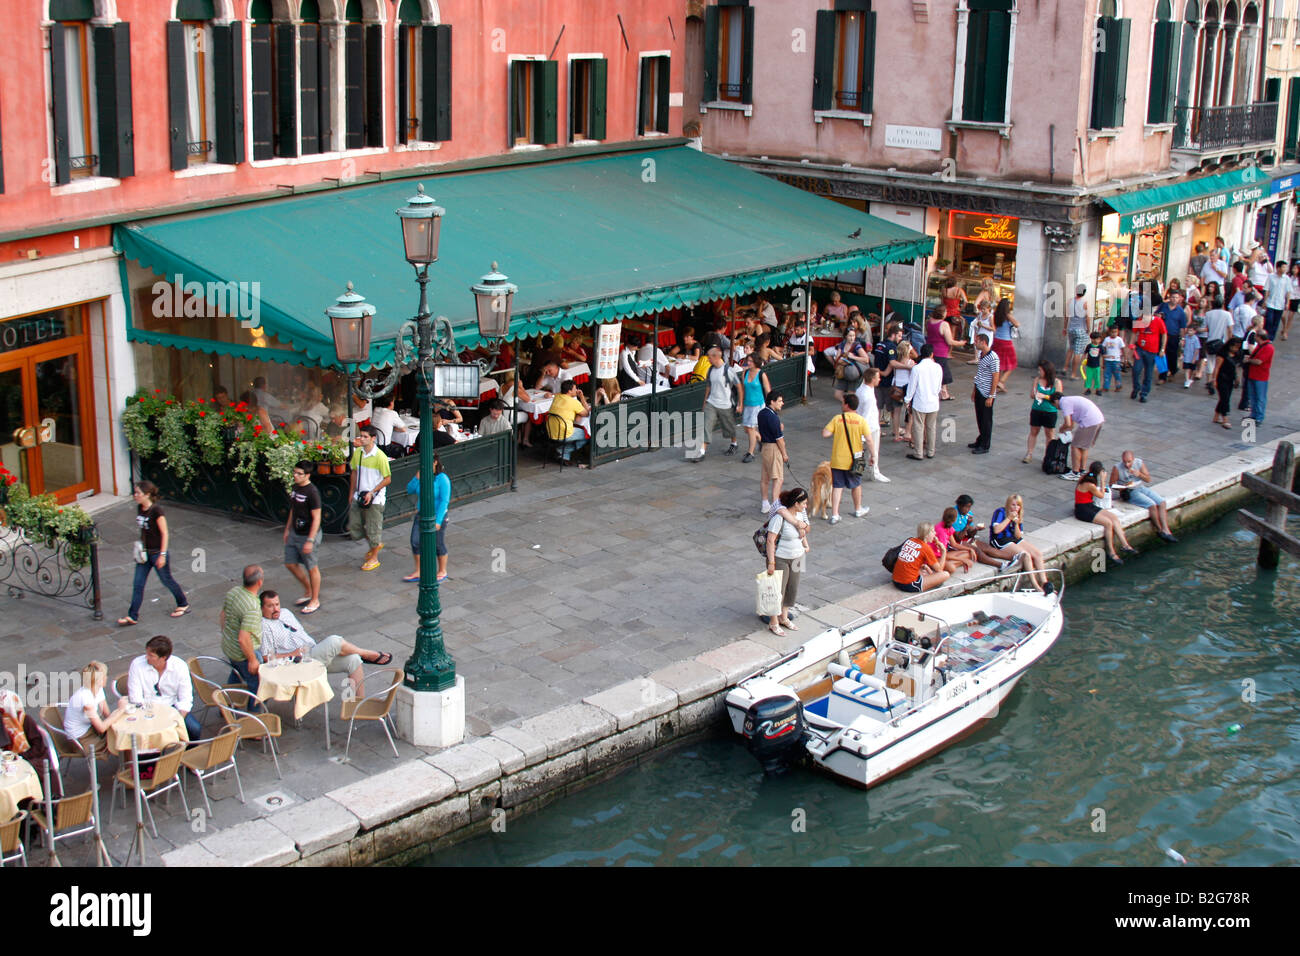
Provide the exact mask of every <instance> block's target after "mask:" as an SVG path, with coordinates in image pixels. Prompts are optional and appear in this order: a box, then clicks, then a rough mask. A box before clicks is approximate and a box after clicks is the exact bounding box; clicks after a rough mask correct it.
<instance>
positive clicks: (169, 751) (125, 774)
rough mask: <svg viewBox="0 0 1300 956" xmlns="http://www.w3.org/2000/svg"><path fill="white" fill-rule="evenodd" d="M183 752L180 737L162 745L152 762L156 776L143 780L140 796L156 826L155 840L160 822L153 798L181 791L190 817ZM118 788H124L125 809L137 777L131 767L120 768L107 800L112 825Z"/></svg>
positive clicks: (186, 812) (184, 805) (152, 824)
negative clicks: (158, 821)
mask: <svg viewBox="0 0 1300 956" xmlns="http://www.w3.org/2000/svg"><path fill="white" fill-rule="evenodd" d="M184 753H185V744H183V743H181V742H180V741H177V742H176V743H171V744H168V745H167V746H166V747H164V748H163V750H162V753H161V754H160V755H159V756H158V760H157V762H156V763H155V764H154V765H153V768H154V769H153V776H152V777H151V778H149V779H142V780H141V781H140V796H141V797H143V798H144V809H145V813H147V814H148V815H149V827H150V829H152V830H153V836H154V839H155V840H156V839H158V824H157V823H155V822H154V818H153V809H152V808H151V807H150V806H149V804H150V803H152V802H153V800H154V798H156V797H159V796H161V795H162V794H164V793H170V792H171V791H172V790H176V791H178V792H179V793H180V795H181V806H182V807H183V808H184V809H185V818H186V819H187V820H188V819H189V816H190V804H189V801H188V800H186V799H185V788H184V787H183V786H182V785H181V784H182V782H183V781H182V779H181V777H180V774H179V771H180V769H181V757H182V756H183V755H184ZM137 759H138V758H137ZM119 788H120V789H121V791H122V807H123V809H125V808H126V791H127V790H134V789H135V778H134V774H133V772H132V769H131V768H125V769H122V770H119V771H118V772H117V774H116V776H115V777H114V778H113V793H112V796H110V797H109V801H108V822H109V824H110V825H112V823H113V804H114V803H115V802H116V799H117V793H118V790H119Z"/></svg>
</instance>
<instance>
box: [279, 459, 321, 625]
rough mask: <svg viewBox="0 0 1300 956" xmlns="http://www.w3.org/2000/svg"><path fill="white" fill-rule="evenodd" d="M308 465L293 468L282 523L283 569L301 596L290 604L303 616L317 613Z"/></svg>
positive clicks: (315, 533)
mask: <svg viewBox="0 0 1300 956" xmlns="http://www.w3.org/2000/svg"><path fill="white" fill-rule="evenodd" d="M311 468H312V465H311V462H309V461H300V462H298V464H296V465H294V466H293V489H292V490H291V491H290V492H289V517H288V518H287V519H286V520H285V522H284V566H285V567H286V568H288V569H289V573H290V574H292V575H293V576H294V577H295V578H297V579H298V583H299V584H301V585H302V587H303V592H304V593H303V596H302V597H301V598H299V599H298V600H297V601H295V602H294V604H295V605H296V606H297V607H300V608H302V613H303V614H314V613H316V611H318V610H319V609H320V566H319V564H318V563H317V560H316V549H317V548H318V547H320V541H321V532H320V517H321V505H320V491H319V490H317V488H316V486H315V485H314V484H312V481H311Z"/></svg>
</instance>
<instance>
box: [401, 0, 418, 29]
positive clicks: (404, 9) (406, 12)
mask: <svg viewBox="0 0 1300 956" xmlns="http://www.w3.org/2000/svg"><path fill="white" fill-rule="evenodd" d="M421 17H422V14H421V13H420V0H402V2H401V4H400V5H399V6H398V8H397V22H398V23H404V24H406V25H407V26H408V27H414V26H419V24H420V20H421Z"/></svg>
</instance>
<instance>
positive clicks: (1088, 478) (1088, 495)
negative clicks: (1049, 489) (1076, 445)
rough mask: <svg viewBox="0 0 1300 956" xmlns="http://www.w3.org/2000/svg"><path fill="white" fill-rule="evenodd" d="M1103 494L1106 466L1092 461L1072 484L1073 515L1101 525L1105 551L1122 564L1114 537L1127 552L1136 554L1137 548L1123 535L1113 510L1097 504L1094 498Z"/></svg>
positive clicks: (1104, 491) (1122, 529)
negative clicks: (1074, 483) (1077, 480)
mask: <svg viewBox="0 0 1300 956" xmlns="http://www.w3.org/2000/svg"><path fill="white" fill-rule="evenodd" d="M1105 494H1106V468H1105V466H1104V465H1102V463H1101V462H1099V461H1094V462H1093V463H1092V464H1090V465H1089V466H1088V470H1087V471H1085V472H1084V473H1083V477H1082V478H1080V479H1079V483H1078V484H1077V485H1075V486H1074V516H1075V517H1076V518H1078V519H1079V520H1080V521H1086V522H1088V523H1089V524H1099V525H1101V527H1102V531H1104V532H1105V535H1106V551H1107V552H1108V553H1109V554H1110V559H1111V561H1113V562H1115V564H1123V563H1124V561H1123V559H1122V558H1120V556H1119V555H1118V554H1117V553H1116V551H1115V538H1116V537H1118V538H1119V543H1120V545H1121V546H1122V547H1123V549H1124V550H1125V551H1127V552H1128V553H1129V554H1137V548H1135V547H1133V546H1131V545H1130V544H1129V543H1128V538H1127V537H1125V536H1124V526H1123V525H1122V524H1120V520H1119V516H1118V515H1116V514H1115V512H1113V511H1107V510H1106V509H1105V508H1100V507H1098V506H1097V501H1096V499H1099V498H1102V497H1105Z"/></svg>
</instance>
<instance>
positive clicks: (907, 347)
mask: <svg viewBox="0 0 1300 956" xmlns="http://www.w3.org/2000/svg"><path fill="white" fill-rule="evenodd" d="M915 367H916V359H914V358H912V346H911V343H909V342H906V341H903V342H899V343H898V354H897V355H896V356H895V357H894V358H893V360H891V361H890V363H889V368H887V369H886V370H885V374H886V375H888V374H890V372H892V373H893V375H894V379H893V384H892V385H891V386H890V389H889V406H890V415H891V417H892V418H893V422H894V441H905V442H907V443H908V444H909V445H910V444H911V443H912V429H911V427H910V426H909V424H908V421H909V419H910V418H911V414H912V410H911V408H910V407H908V405H907V403H906V402H904V401H903V396H905V395H906V394H907V386H908V385H910V384H911V382H912V369H913V368H915Z"/></svg>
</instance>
